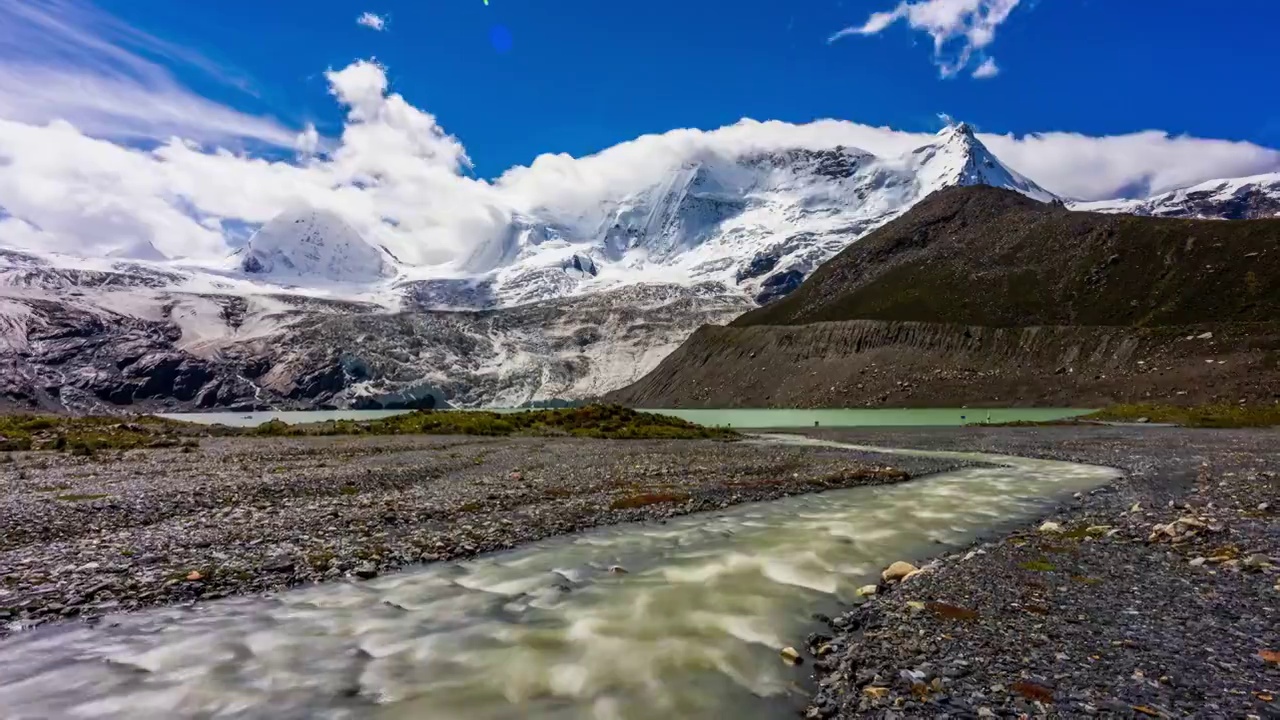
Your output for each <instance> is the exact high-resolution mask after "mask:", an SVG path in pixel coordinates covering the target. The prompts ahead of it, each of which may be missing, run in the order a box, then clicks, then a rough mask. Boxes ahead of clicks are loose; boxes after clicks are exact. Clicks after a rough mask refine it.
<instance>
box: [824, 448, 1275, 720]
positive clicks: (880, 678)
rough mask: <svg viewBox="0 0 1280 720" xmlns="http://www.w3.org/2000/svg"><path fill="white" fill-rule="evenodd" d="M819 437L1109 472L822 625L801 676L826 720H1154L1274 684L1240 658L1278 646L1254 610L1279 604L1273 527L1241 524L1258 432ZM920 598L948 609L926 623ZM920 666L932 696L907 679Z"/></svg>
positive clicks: (1230, 706) (1256, 470) (1262, 454)
mask: <svg viewBox="0 0 1280 720" xmlns="http://www.w3.org/2000/svg"><path fill="white" fill-rule="evenodd" d="M824 436H825V437H831V438H832V439H837V440H842V441H846V442H852V443H856V444H859V445H894V444H897V445H899V446H910V447H919V448H924V449H931V448H936V449H944V450H955V449H958V448H965V447H973V448H975V449H979V448H980V449H981V450H982V451H985V452H998V453H1007V454H1012V455H1023V456H1027V455H1031V456H1035V455H1040V456H1049V457H1058V458H1062V459H1065V460H1073V461H1078V462H1085V463H1090V464H1096V465H1106V466H1111V467H1119V468H1122V469H1124V470H1125V471H1126V473H1127V476H1126V477H1124V478H1122V479H1120V480H1117V481H1116V482H1114V483H1113V484H1112V485H1110V486H1109V489H1108V491H1107V492H1088V493H1085V494H1084V497H1082V498H1080V499H1078V500H1077V501H1076V502H1075V503H1073V504H1072V505H1071V507H1070V509H1068V510H1062V511H1060V512H1061V513H1062V516H1061V517H1059V518H1057V519H1055V520H1053V521H1048V522H1046V523H1042V524H1039V525H1033V526H1032V528H1033V529H1037V530H1042V532H1033V533H1026V532H1025V530H1024V531H1022V532H1018V533H1015V534H1014V535H1011V536H1006V537H1003V538H999V539H997V540H995V541H990V540H988V541H987V542H984V543H982V544H981V545H975V546H973V547H970V548H964V549H961V550H959V551H957V552H955V553H954V554H948V555H945V556H943V557H942V558H940V559H937V560H934V561H933V562H931V563H930V568H931V571H930V573H929V574H928V575H927V576H925V577H922V578H920V579H918V580H913V582H912V583H910V584H908V585H891V584H890V585H886V586H881V587H880V588H879V592H880V593H881V597H879V598H878V599H877V600H876V601H875V602H873V603H864V604H862V605H859V606H857V607H856V608H855V609H854V610H853V611H851V613H849V614H850V615H851V616H852V617H851V618H850V620H849V621H848V622H847V623H845V624H844V626H843V627H841V626H839V625H837V624H833V628H834V629H835V632H834V633H833V634H834V636H835V639H834V640H833V643H836V642H840V643H843V645H842V649H840V650H839V651H836V652H833V653H831V654H830V655H828V656H826V657H824V658H823V659H822V661H821V662H820V663H819V664H817V665H815V670H816V675H817V680H818V683H819V686H820V687H822V688H823V692H824V693H825V694H824V695H823V701H824V702H834V703H835V704H836V705H837V706H838V712H837V714H836V715H834V716H832V717H836V718H850V719H851V718H854V717H863V716H867V717H878V718H884V717H887V716H888V710H889V709H893V710H894V711H895V712H899V713H901V716H902V717H911V718H915V717H922V718H923V717H944V716H947V717H952V718H961V717H975V716H976V717H1008V718H1017V717H1028V718H1032V717H1045V716H1048V717H1088V716H1097V715H1104V716H1115V717H1133V716H1135V714H1136V715H1137V716H1140V715H1141V713H1139V712H1137V711H1135V710H1134V708H1135V707H1148V708H1158V709H1159V710H1158V711H1157V712H1158V713H1161V714H1162V716H1164V717H1192V716H1194V717H1199V716H1200V715H1204V716H1205V717H1249V716H1250V715H1251V714H1252V715H1259V713H1258V712H1257V710H1258V708H1259V707H1260V706H1258V705H1256V704H1255V703H1257V702H1259V701H1258V699H1257V698H1256V697H1255V695H1254V693H1255V692H1257V691H1258V688H1271V687H1274V684H1275V683H1274V677H1273V676H1272V675H1268V674H1266V672H1267V671H1266V670H1264V668H1263V664H1262V663H1259V662H1256V661H1251V660H1250V658H1254V657H1255V656H1256V653H1257V652H1258V650H1257V648H1260V647H1262V648H1266V647H1272V648H1277V649H1280V626H1278V625H1277V624H1276V623H1275V622H1274V610H1273V609H1268V608H1274V604H1275V602H1277V595H1276V593H1280V580H1277V579H1276V576H1275V574H1274V573H1275V572H1276V571H1275V565H1276V564H1277V563H1275V562H1273V561H1272V559H1273V558H1277V557H1280V524H1277V523H1274V522H1271V520H1270V517H1269V516H1258V515H1256V514H1255V513H1254V511H1255V509H1256V508H1257V507H1258V506H1259V504H1261V503H1262V502H1264V501H1265V498H1268V497H1274V496H1275V495H1276V492H1277V490H1280V487H1278V485H1280V480H1278V479H1280V454H1277V453H1274V451H1273V449H1272V448H1273V446H1274V435H1273V434H1272V433H1269V432H1265V431H1264V432H1258V431H1251V430H1242V431H1200V430H1195V431H1192V430H1181V429H1176V428H1160V429H1156V428H1142V427H1136V426H1134V427H1128V428H1116V427H1107V428H1089V427H1044V428H1036V429H1035V430H1034V431H1028V430H1020V429H1015V428H1009V429H1005V428H981V429H978V428H973V429H969V428H966V429H956V430H937V429H934V430H925V429H920V430H914V429H913V430H902V429H897V428H895V429H894V430H892V431H880V430H871V429H867V430H848V431H827V433H824ZM935 439H936V440H935ZM1202 463H1203V466H1202ZM1226 481H1229V482H1226ZM1143 508H1156V510H1155V511H1151V510H1148V511H1145V512H1144V510H1143ZM1259 512H1264V511H1259ZM1157 526H1159V528H1160V529H1159V532H1158V533H1156V532H1155V531H1156V527H1157ZM1067 527H1070V528H1084V532H1083V533H1082V535H1080V536H1078V535H1077V534H1076V533H1068V532H1066V528H1067ZM1169 531H1171V532H1169ZM1153 534H1156V535H1157V538H1156V541H1155V542H1153V543H1151V544H1148V543H1146V542H1141V541H1142V540H1146V539H1147V538H1148V537H1149V536H1151V535H1153ZM1134 540H1138V541H1139V542H1134ZM1028 566H1031V567H1035V568H1037V569H1035V570H1033V571H1029V570H1028V569H1027V567H1028ZM1046 566H1047V567H1048V568H1051V569H1040V568H1041V567H1046ZM1187 567H1191V568H1204V570H1203V571H1200V572H1194V573H1188V572H1187V571H1186V570H1185V568H1187ZM1179 568H1184V569H1182V570H1180V569H1179ZM1209 568H1212V569H1213V570H1212V571H1209V570H1208V569H1209ZM1235 568H1238V570H1237V569H1235ZM1264 583H1265V584H1264ZM1259 591H1262V592H1259ZM929 602H934V603H937V604H938V605H939V606H941V607H948V608H951V609H950V610H947V611H945V612H943V611H934V612H931V611H930V610H929V608H930V605H929V604H928V603H929ZM855 628H856V630H855ZM1190 638H1194V640H1189V639H1190ZM1189 642H1190V643H1193V644H1188V643H1189ZM962 662H963V663H968V664H962ZM925 663H929V664H931V665H933V667H934V668H936V670H934V671H932V677H933V679H936V680H938V683H937V684H936V685H935V684H934V682H933V680H932V679H928V680H926V679H923V678H928V677H930V676H931V671H930V670H928V669H927V668H925V667H924V665H925ZM1135 670H1137V671H1138V672H1136V673H1135ZM1273 673H1274V670H1273V671H1272V674H1273ZM922 674H923V678H922ZM884 678H889V679H890V681H889V682H886V681H885V680H884ZM869 689H870V692H868V690H869ZM1268 702H1269V701H1268ZM1268 710H1270V708H1268ZM1261 716H1267V715H1266V714H1265V713H1263V714H1262V715H1261ZM824 717H826V716H824Z"/></svg>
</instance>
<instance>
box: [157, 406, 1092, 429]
mask: <svg viewBox="0 0 1280 720" xmlns="http://www.w3.org/2000/svg"><path fill="white" fill-rule="evenodd" d="M405 412H409V411H408V410H319V411H297V412H253V413H236V412H211V413H175V414H170V415H161V417H166V418H171V419H174V420H185V421H187V422H194V423H201V424H206V425H212V424H215V423H219V424H222V425H228V426H233V427H254V426H257V425H261V424H262V423H264V422H267V421H269V420H280V421H281V422H286V423H289V424H297V423H314V422H324V421H326V420H375V419H377V418H383V417H389V416H392V415H399V414H401V413H405ZM497 412H522V411H521V410H497ZM647 412H656V413H662V414H664V415H675V416H676V417H679V418H684V419H685V420H688V421H689V422H694V423H698V424H699V425H707V426H712V425H721V426H730V427H735V428H741V429H753V428H755V429H759V428H799V427H814V425H815V423H816V424H818V425H819V426H820V427H826V428H835V427H887V426H901V425H934V426H939V425H967V424H971V423H987V422H994V423H1005V422H1018V421H1026V422H1046V421H1049V420H1061V419H1063V418H1069V417H1075V416H1077V415H1084V414H1086V413H1089V412H1092V410H1080V409H1072V408H909V409H891V408H857V409H849V410H840V409H835V410H832V409H825V410H824V409H816V410H788V409H783V408H748V409H740V410H679V409H677V410H648V411H647Z"/></svg>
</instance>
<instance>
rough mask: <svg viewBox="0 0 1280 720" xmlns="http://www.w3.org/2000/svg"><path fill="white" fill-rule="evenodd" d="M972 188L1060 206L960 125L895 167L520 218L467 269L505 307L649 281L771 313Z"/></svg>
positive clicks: (822, 171)
mask: <svg viewBox="0 0 1280 720" xmlns="http://www.w3.org/2000/svg"><path fill="white" fill-rule="evenodd" d="M973 184H987V185H994V186H997V187H1004V188H1009V189H1012V190H1016V191H1018V192H1021V193H1024V194H1026V195H1028V196H1030V197H1033V198H1035V199H1037V200H1044V201H1049V200H1053V199H1055V198H1054V195H1053V194H1052V193H1049V192H1048V191H1046V190H1044V189H1043V188H1041V187H1039V186H1038V185H1036V184H1035V183H1034V182H1032V181H1031V180H1028V179H1027V178H1025V177H1023V176H1022V175H1020V174H1018V173H1017V172H1015V171H1014V170H1012V169H1010V168H1008V167H1006V166H1005V165H1004V164H1002V163H1001V162H1000V161H999V159H997V158H996V157H995V156H994V155H993V154H992V153H991V152H990V151H989V150H987V148H986V147H985V146H984V145H983V144H982V143H981V141H979V140H978V139H977V137H975V136H974V134H973V130H972V128H971V127H970V126H968V125H966V124H963V123H961V124H958V125H953V126H951V127H948V128H946V129H944V130H942V131H941V132H939V133H938V134H937V136H936V137H935V139H934V140H933V142H931V143H929V144H927V145H924V146H922V147H919V148H916V149H915V150H913V151H912V152H910V153H907V154H906V155H904V156H901V157H894V158H880V157H877V156H875V155H872V154H870V153H867V152H865V151H862V150H858V149H856V148H846V147H835V148H831V149H826V150H809V149H794V150H789V151H782V152H768V153H752V154H746V155H742V156H737V157H721V156H716V157H708V158H704V159H701V160H699V161H697V162H691V163H688V164H686V165H684V166H682V167H679V168H675V169H673V171H672V172H671V173H670V174H668V175H667V176H666V177H664V178H662V180H661V181H660V182H658V183H655V184H654V185H652V186H650V187H648V188H645V189H644V190H642V191H640V192H637V193H634V194H632V195H630V196H628V197H625V198H623V199H622V200H621V201H619V202H617V203H616V204H615V205H614V206H613V207H610V208H607V211H606V212H605V213H604V214H603V217H604V219H603V221H598V222H597V223H595V224H589V223H587V224H584V223H578V224H574V223H549V222H538V221H537V220H532V219H529V218H521V219H520V220H519V221H517V223H515V224H514V225H513V227H512V229H511V231H510V232H509V233H508V234H507V235H506V236H504V237H503V238H501V239H500V240H499V241H498V242H496V243H492V244H490V245H487V246H483V247H481V248H479V249H478V250H477V251H476V252H475V254H474V255H473V256H472V258H471V259H470V260H469V261H468V263H467V265H466V268H467V270H468V271H470V272H472V273H477V274H482V275H483V274H487V275H489V276H490V277H491V278H492V282H493V288H494V292H493V297H494V298H495V300H496V301H497V302H499V303H503V304H518V303H521V302H530V301H534V300H539V299H545V298H548V297H562V296H565V295H572V294H578V293H584V292H594V291H598V290H600V289H603V288H607V287H615V286H618V285H626V284H629V283H633V282H638V281H664V282H684V283H691V282H719V283H722V284H724V285H725V286H726V287H727V288H731V289H732V291H735V292H739V293H741V294H743V295H746V296H748V297H753V298H755V299H756V300H757V301H759V302H764V301H767V300H769V299H771V298H773V297H776V296H778V295H780V294H783V293H785V292H786V291H787V290H789V289H790V288H793V287H795V286H796V285H798V284H799V281H800V280H801V279H803V277H804V276H806V275H808V273H810V272H812V271H813V269H814V268H816V267H817V266H818V265H820V264H821V263H822V262H824V261H825V260H827V259H828V258H830V257H831V256H833V255H835V254H836V253H837V252H839V251H840V250H842V249H844V247H845V246H847V245H848V244H849V243H850V242H852V241H854V240H856V239H857V238H859V237H861V236H862V235H864V234H866V233H867V232H870V231H871V230H873V229H875V228H876V227H878V226H879V225H881V224H883V223H885V222H888V221H889V220H892V219H893V218H895V217H897V216H898V215H899V214H901V213H903V212H905V211H906V210H907V209H909V208H910V207H911V206H912V205H914V204H915V203H916V202H918V201H919V200H921V199H922V198H924V197H925V196H927V195H929V194H930V193H932V192H934V191H936V190H939V189H941V188H944V187H950V186H953V185H973Z"/></svg>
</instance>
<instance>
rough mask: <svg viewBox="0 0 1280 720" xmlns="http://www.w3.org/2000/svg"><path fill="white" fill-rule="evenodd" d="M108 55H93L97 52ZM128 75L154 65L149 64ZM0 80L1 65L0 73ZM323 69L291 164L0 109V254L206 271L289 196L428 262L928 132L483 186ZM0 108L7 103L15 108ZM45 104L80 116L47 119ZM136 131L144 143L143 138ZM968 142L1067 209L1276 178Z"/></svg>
mask: <svg viewBox="0 0 1280 720" xmlns="http://www.w3.org/2000/svg"><path fill="white" fill-rule="evenodd" d="M8 1H9V0H0V3H7V2H8ZM3 7H4V8H6V9H8V10H10V11H12V10H13V7H14V6H10V5H7V4H6V5H3ZM41 7H44V5H43V4H41ZM3 33H4V31H3V30H0V36H3ZM63 37H65V36H63ZM88 41H92V38H89V40H88ZM113 47H115V46H110V45H109V46H107V47H105V48H102V53H104V54H105V55H107V56H110V55H112V53H113V52H114V51H113V50H112V48H113ZM119 61H120V62H122V63H124V64H125V65H129V64H130V63H134V62H135V56H134V55H132V54H128V53H126V54H125V55H123V56H120V57H119ZM136 69H138V70H141V71H144V72H153V71H155V68H153V66H149V65H141V66H138V67H137V68H136ZM8 70H9V67H8V65H6V64H4V63H3V62H0V75H2V74H4V73H5V72H8ZM325 76H326V78H327V80H328V82H329V85H330V92H331V94H332V96H333V98H334V99H335V101H337V102H338V103H340V104H341V105H342V106H343V107H344V108H346V112H347V117H346V123H345V127H344V128H343V131H342V133H341V135H340V136H339V137H336V138H325V137H321V136H320V134H319V133H318V132H317V131H316V129H315V128H314V127H311V126H307V127H305V128H302V129H298V128H283V127H281V128H278V129H274V130H273V131H272V132H271V133H270V134H269V135H270V137H271V138H274V139H273V142H277V143H278V144H279V146H280V147H281V148H295V149H297V151H298V153H299V154H298V157H296V158H292V159H281V158H279V153H278V152H277V153H273V154H272V155H271V156H270V157H262V156H255V155H252V154H247V153H245V152H237V151H233V150H230V149H226V147H225V146H224V147H221V148H219V147H216V146H211V145H210V144H209V139H208V136H209V134H210V133H211V131H212V130H215V129H216V126H211V125H210V124H209V123H208V122H203V123H193V122H192V121H191V120H190V119H185V120H184V121H183V122H182V123H178V124H179V125H180V126H183V127H187V129H189V130H191V134H189V135H181V136H180V137H184V138H187V139H177V138H174V137H172V135H171V134H169V132H168V129H167V128H148V127H147V126H145V125H139V124H137V123H136V120H133V121H131V122H130V123H129V124H128V125H127V127H129V128H130V129H132V130H133V132H134V133H135V134H137V136H143V137H148V139H149V140H151V141H152V144H150V145H149V147H150V149H139V148H138V147H137V146H136V143H135V144H130V143H125V142H121V141H120V140H119V139H118V138H115V137H114V136H107V137H101V136H98V137H95V135H98V134H99V133H97V132H95V131H94V130H93V129H90V128H86V127H85V126H84V125H83V121H84V115H83V114H74V113H73V116H72V117H68V118H67V119H52V120H51V119H49V118H44V117H37V118H34V119H32V118H30V117H29V116H27V115H26V114H23V113H18V115H17V116H16V117H10V116H7V115H3V114H0V244H5V245H10V246H16V247H22V248H27V249H33V250H43V251H49V250H53V251H62V252H68V253H74V254H82V255H99V256H100V255H107V254H113V253H114V254H125V255H128V256H134V257H140V256H147V255H150V254H152V253H153V252H156V251H158V252H160V253H163V254H164V255H165V256H168V257H170V258H186V259H191V260H193V261H197V262H202V263H219V262H223V261H224V259H225V257H226V256H227V254H228V252H229V251H230V249H231V248H232V247H233V246H234V245H235V244H236V243H237V242H240V241H242V240H243V238H244V236H245V235H246V234H247V233H248V232H250V231H251V230H252V228H253V227H255V226H256V225H258V224H260V223H263V222H266V221H267V220H269V219H270V218H272V217H274V216H275V215H276V214H277V213H278V212H280V211H281V210H283V209H285V208H289V207H292V206H295V205H299V204H305V205H311V206H314V207H318V208H323V209H327V210H331V211H334V212H336V213H338V214H340V215H341V216H342V217H343V218H345V219H346V220H347V221H348V222H349V223H351V225H352V226H353V227H354V228H355V229H356V230H357V231H358V232H360V233H361V234H362V235H363V236H364V237H365V238H367V239H368V240H370V241H371V242H374V243H376V244H380V245H385V246H386V247H388V248H389V249H391V250H392V252H394V253H395V254H396V256H397V257H399V258H401V259H402V260H404V261H406V262H409V263H414V264H422V265H432V264H439V263H445V262H449V261H452V260H456V259H460V258H462V257H464V256H466V255H468V254H469V253H470V252H471V251H472V250H474V248H475V247H476V246H477V245H478V244H480V243H482V242H487V241H490V240H493V239H497V238H500V237H502V236H503V235H504V234H505V233H507V232H508V231H509V228H510V223H511V220H512V218H513V217H514V216H515V215H517V214H521V213H534V212H536V213H538V214H539V216H540V217H545V218H548V219H551V220H554V221H557V222H563V223H565V224H568V225H573V226H577V227H584V228H595V227H596V225H595V223H598V222H599V220H600V219H601V218H602V216H603V212H604V210H603V208H606V207H608V205H609V203H611V202H616V201H618V200H621V199H622V198H623V197H625V196H626V195H627V194H629V193H632V192H635V191H637V190H641V189H644V188H646V187H649V186H651V185H653V184H655V183H657V182H659V181H661V180H662V179H664V178H665V177H666V176H667V174H668V173H670V172H671V171H672V170H673V169H675V168H678V167H680V166H682V165H685V164H687V163H691V162H696V161H698V160H701V159H706V158H712V157H717V156H724V157H732V156H736V155H739V154H742V153H746V152H751V151H766V150H774V149H782V148H792V147H804V148H813V149H820V148H829V147H833V146H836V145H844V146H847V147H858V148H862V149H864V150H867V151H869V152H872V153H875V154H877V155H882V156H896V155H900V154H901V153H904V152H907V151H909V150H911V149H913V148H916V147H918V146H920V145H922V144H924V143H925V142H928V141H929V140H930V139H932V135H930V134H922V133H908V132H902V131H897V130H893V129H890V128H885V127H872V126H868V125H860V124H858V123H853V122H848V121H842V120H819V121H816V122H812V123H808V124H804V125H793V124H790V123H784V122H778V121H768V122H757V121H754V120H742V121H739V122H738V123H735V124H733V125H729V126H726V127H723V128H719V129H716V130H709V131H704V130H697V129H679V130H672V131H670V132H667V133H663V134H660V135H646V136H643V137H639V138H636V139H634V140H630V141H628V142H624V143H620V144H618V145H615V146H613V147H611V148H608V149H606V150H604V151H602V152H599V153H596V154H593V155H588V156H585V157H578V158H574V157H571V156H569V155H565V154H547V155H542V156H539V157H538V158H536V159H535V160H534V161H533V162H532V163H531V164H530V165H529V166H528V167H515V168H511V169H510V170H508V171H507V172H505V173H504V174H503V175H502V176H501V177H500V178H498V179H497V180H495V181H492V182H486V181H484V180H480V179H476V178H474V177H470V176H469V175H468V173H467V172H466V171H467V169H468V167H469V164H470V161H469V160H468V158H467V153H466V149H465V148H464V146H463V144H462V143H461V141H459V140H458V138H456V137H454V136H452V135H450V134H448V133H447V132H445V130H444V129H443V128H442V127H441V126H440V124H439V123H438V122H437V120H436V118H435V117H434V116H433V115H431V114H430V113H427V112H425V111H423V110H421V109H418V108H416V107H414V106H413V105H411V104H410V103H409V102H408V100H406V99H405V98H404V97H402V96H401V95H399V94H398V93H396V92H394V89H393V88H392V87H391V83H390V82H389V81H388V77H387V70H386V69H385V68H383V67H382V66H380V65H378V64H377V63H375V62H372V61H356V62H354V63H352V64H350V65H348V66H347V67H345V68H341V69H337V70H330V71H329V72H327V73H326V75H325ZM175 87H176V86H175ZM144 90H145V88H144ZM178 90H179V91H181V92H183V93H185V92H186V91H185V90H181V88H178ZM165 97H167V98H170V99H172V98H173V97H175V95H173V94H169V95H166V96H165ZM0 98H5V100H6V101H8V102H11V103H18V108H19V109H20V110H21V109H23V106H21V104H20V102H19V101H20V100H21V98H14V97H10V96H6V95H4V94H3V93H0ZM194 100H199V101H200V102H203V103H208V108H207V109H208V110H209V113H210V114H214V112H215V111H217V112H221V113H223V116H224V117H226V118H237V117H240V119H239V120H237V121H236V122H241V121H247V120H251V119H246V118H243V117H241V116H237V115H236V114H235V112H234V111H233V110H231V109H229V108H226V107H223V106H219V105H216V104H214V103H212V102H210V101H208V100H204V99H201V98H194ZM194 100H193V101H194ZM56 109H63V110H65V109H70V110H82V107H81V106H77V105H71V106H65V105H64V106H60V108H52V109H49V111H50V112H53V110H56ZM55 117H56V116H55ZM149 130H150V131H153V132H154V134H152V135H149V136H148V135H145V134H144V133H145V132H147V131H149ZM222 132H228V130H226V129H224V130H223V131H222ZM229 134H230V135H231V136H232V137H233V138H238V137H242V135H240V134H238V133H237V132H229ZM979 137H980V139H982V140H983V142H985V143H987V144H988V146H989V147H990V148H991V149H992V151H994V152H995V153H996V154H997V155H998V156H999V157H1000V158H1001V159H1002V160H1004V161H1005V162H1007V163H1008V164H1009V165H1011V166H1012V167H1013V168H1014V169H1016V170H1018V171H1019V172H1021V173H1023V174H1025V175H1027V176H1028V177H1030V178H1032V179H1033V180H1035V181H1036V182H1037V183H1039V184H1041V185H1042V186H1044V187H1045V188H1046V189H1048V190H1051V191H1053V192H1056V193H1058V194H1061V195H1065V196H1068V197H1074V198H1080V199H1105V198H1111V197H1115V196H1117V195H1120V194H1124V193H1129V194H1135V193H1146V192H1147V191H1150V192H1158V191H1163V190H1168V189H1172V188H1175V187H1180V186H1185V185H1188V184H1192V183H1195V182H1200V181H1203V180H1208V179H1212V178H1217V177H1230V176H1240V175H1247V174H1254V173H1261V172H1269V171H1276V170H1280V152H1277V151H1276V150H1272V149H1268V148H1263V147H1259V146H1257V145H1253V144H1250V143H1244V142H1228V141H1223V140H1205V139H1198V138H1189V137H1170V136H1169V135H1167V134H1166V133H1163V132H1160V131H1155V130H1152V131H1145V132H1138V133H1131V134H1127V135H1117V136H1109V137H1089V136H1084V135H1079V134H1074V133H1066V132H1051V133H1045V134H1040V135H1030V136H1025V137H1014V136H1011V135H991V134H980V135H979ZM232 146H234V143H232ZM153 248H154V250H153Z"/></svg>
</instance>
